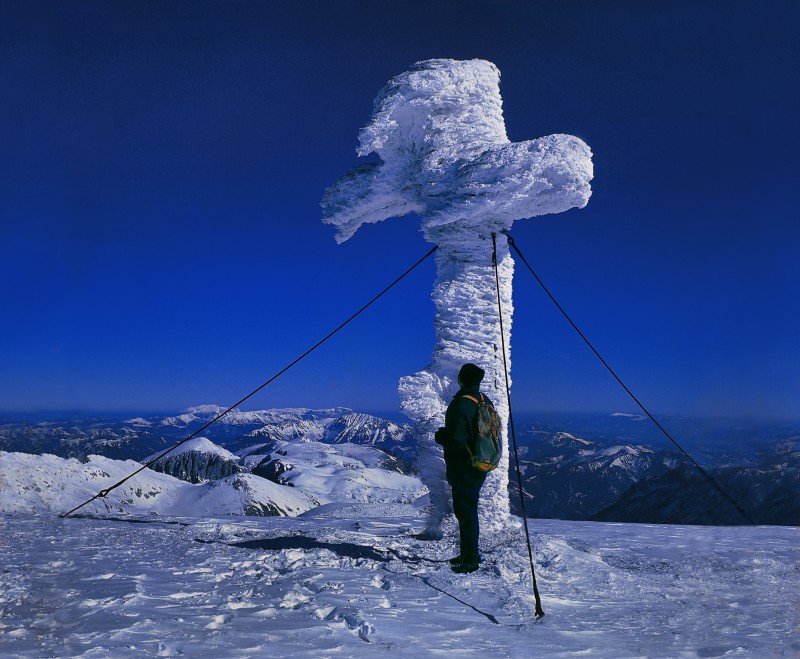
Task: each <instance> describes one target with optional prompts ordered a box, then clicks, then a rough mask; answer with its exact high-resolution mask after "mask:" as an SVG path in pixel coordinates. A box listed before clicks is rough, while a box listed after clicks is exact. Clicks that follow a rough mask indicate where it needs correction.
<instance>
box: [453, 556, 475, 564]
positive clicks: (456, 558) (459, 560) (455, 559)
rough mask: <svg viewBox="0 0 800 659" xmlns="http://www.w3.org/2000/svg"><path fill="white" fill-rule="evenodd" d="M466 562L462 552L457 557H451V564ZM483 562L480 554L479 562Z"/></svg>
mask: <svg viewBox="0 0 800 659" xmlns="http://www.w3.org/2000/svg"><path fill="white" fill-rule="evenodd" d="M463 562H464V559H463V558H462V557H461V554H459V555H458V556H456V557H455V558H451V559H450V565H461V563H463ZM480 562H481V557H480V556H478V563H480Z"/></svg>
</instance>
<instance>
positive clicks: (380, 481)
mask: <svg viewBox="0 0 800 659" xmlns="http://www.w3.org/2000/svg"><path fill="white" fill-rule="evenodd" d="M269 449H270V451H269V454H268V455H265V456H264V457H263V458H262V459H261V460H260V462H259V463H258V464H257V465H256V466H255V467H254V468H253V473H254V474H257V475H260V476H263V477H264V478H268V479H270V480H274V481H275V482H277V483H280V484H282V485H290V486H292V487H296V488H298V489H300V490H302V491H304V492H307V493H309V494H311V495H313V496H315V497H317V498H319V499H327V500H329V501H330V500H339V501H341V500H352V501H357V502H364V503H366V502H374V503H392V502H396V503H412V502H414V501H416V500H417V499H419V498H420V497H422V496H423V495H424V494H425V492H426V490H425V488H424V487H423V486H422V484H421V483H420V481H419V479H418V478H416V477H413V476H408V475H406V474H404V473H402V470H401V467H400V463H399V462H398V460H397V459H396V458H393V457H392V456H390V455H388V454H386V453H383V452H382V451H378V450H376V449H374V448H371V447H367V446H358V445H355V444H336V445H331V444H323V443H320V442H302V443H289V442H274V443H273V444H272V445H270V447H269Z"/></svg>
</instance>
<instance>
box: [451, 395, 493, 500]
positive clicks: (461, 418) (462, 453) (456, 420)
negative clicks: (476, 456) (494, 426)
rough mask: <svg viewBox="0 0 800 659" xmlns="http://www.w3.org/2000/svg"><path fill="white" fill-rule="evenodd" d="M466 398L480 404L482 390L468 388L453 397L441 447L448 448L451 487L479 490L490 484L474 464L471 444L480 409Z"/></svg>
mask: <svg viewBox="0 0 800 659" xmlns="http://www.w3.org/2000/svg"><path fill="white" fill-rule="evenodd" d="M464 396H472V397H473V398H477V399H478V400H480V396H481V393H480V388H479V387H478V386H474V387H464V388H463V389H460V390H459V392H458V393H457V394H456V395H455V396H454V397H453V400H452V401H451V402H450V405H448V406H447V413H446V414H445V417H444V427H445V431H444V433H442V441H441V442H440V443H441V444H442V446H443V447H444V462H445V465H446V466H447V472H446V475H447V482H448V483H450V484H451V485H462V486H465V487H477V486H480V485H482V484H483V481H484V480H486V474H485V473H484V472H482V471H480V470H478V469H475V468H474V467H473V466H472V465H471V464H470V461H469V453H468V452H467V442H469V439H470V437H471V436H472V423H473V420H474V418H475V412H476V411H477V409H478V406H477V404H476V403H474V402H472V401H471V400H470V399H469V398H464ZM487 400H488V398H487Z"/></svg>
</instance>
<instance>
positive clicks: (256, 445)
mask: <svg viewBox="0 0 800 659" xmlns="http://www.w3.org/2000/svg"><path fill="white" fill-rule="evenodd" d="M223 410H224V408H220V407H217V406H213V405H203V406H199V407H194V408H190V409H188V410H186V411H184V412H183V413H181V414H178V415H172V416H148V417H133V418H127V419H119V420H113V419H112V420H109V419H99V418H75V419H69V420H66V421H58V422H55V421H42V422H37V423H23V422H18V421H6V422H2V423H0V451H5V452H6V454H4V455H3V456H2V460H3V464H0V510H3V509H6V510H10V509H14V508H13V506H12V505H11V504H9V503H6V504H3V501H4V499H3V496H4V492H3V490H6V492H5V494H6V495H7V494H9V492H10V491H11V489H12V485H13V488H16V489H15V491H16V492H17V494H18V495H19V496H22V498H23V499H25V500H27V501H34V500H35V501H34V503H31V504H30V505H29V506H28V507H27V508H26V507H25V506H22V508H19V506H18V508H17V509H19V510H23V509H27V510H34V509H40V508H41V507H42V506H45V505H46V498H47V497H46V495H45V494H41V496H40V497H39V498H38V499H37V496H38V495H35V492H36V489H37V487H38V488H39V489H42V487H41V485H42V484H41V483H36V482H35V479H33V480H31V478H29V479H28V481H25V479H24V476H23V475H21V474H24V473H25V472H26V471H27V472H29V473H31V474H34V475H35V476H36V477H37V478H41V479H42V480H43V483H44V485H45V487H44V490H47V488H48V487H52V488H56V489H57V488H58V487H60V488H61V489H62V490H65V491H72V490H74V489H75V487H77V490H75V491H76V496H77V497H78V498H79V497H80V496H83V494H86V495H87V498H88V497H89V496H92V495H93V494H95V493H96V492H97V490H99V489H100V488H101V487H105V486H107V485H98V483H99V482H100V480H102V478H101V477H100V476H98V474H100V475H101V476H102V474H103V473H106V475H107V476H108V477H109V478H111V476H110V475H109V474H110V473H111V472H114V477H116V472H117V471H118V472H119V473H123V472H124V471H125V469H130V467H119V465H120V464H122V465H125V464H126V463H125V462H118V461H130V460H136V461H138V463H144V462H148V461H150V460H154V459H155V458H156V457H157V456H158V455H160V454H161V453H162V452H164V451H165V450H166V449H168V448H170V447H172V446H174V445H175V444H176V443H177V442H178V441H181V440H183V439H185V438H186V437H188V436H189V435H190V434H192V433H193V432H194V431H195V430H197V429H199V428H201V427H202V426H203V425H204V424H206V423H207V422H208V421H210V420H211V419H213V418H214V417H215V416H217V415H218V414H219V413H221V412H222V411H223ZM651 432H652V431H651V430H650V428H649V425H648V422H646V420H642V419H641V417H636V416H634V415H621V414H620V415H613V416H608V417H598V418H597V419H596V420H595V421H591V420H590V419H587V418H585V417H581V418H575V419H574V420H570V419H569V418H566V419H559V420H554V419H548V420H544V421H538V422H532V423H531V422H525V423H523V424H521V425H520V427H519V428H518V429H517V436H518V442H519V449H520V450H519V462H520V470H521V476H522V489H523V492H524V497H525V511H526V513H527V515H528V516H529V517H542V518H560V519H574V520H603V521H620V522H647V523H680V524H741V523H746V520H745V519H744V518H743V517H742V515H741V514H740V513H739V512H737V511H736V509H735V507H734V506H732V505H731V504H730V502H728V501H727V500H725V497H724V496H723V495H721V494H720V493H719V492H718V491H717V490H716V489H715V488H714V486H713V485H712V484H710V483H709V482H708V480H707V479H706V478H705V477H704V476H703V475H702V474H701V473H700V472H699V471H698V470H697V469H695V468H694V467H693V466H691V465H690V464H688V461H687V460H686V458H685V456H683V455H682V454H681V453H680V452H679V451H678V450H677V449H675V448H674V447H671V448H670V447H665V446H664V444H663V442H657V441H649V440H650V438H651V437H652V435H648V433H651ZM719 432H721V431H719ZM732 433H733V434H734V435H735V437H736V438H737V441H738V442H740V443H741V444H742V446H743V447H744V448H742V449H740V451H738V452H737V451H735V450H734V448H735V447H734V446H732V444H733V442H727V443H726V442H722V441H721V440H719V442H720V443H719V449H718V450H716V451H715V450H713V442H712V446H708V445H705V446H703V448H702V450H698V451H697V453H696V455H700V456H701V457H702V460H701V461H702V463H703V465H704V467H705V469H706V470H707V472H708V473H709V474H710V475H711V476H712V477H713V478H714V479H715V480H717V481H718V483H719V484H720V485H721V486H722V487H723V489H724V490H725V491H726V492H727V493H729V494H730V495H731V496H732V497H733V498H734V499H735V500H736V501H737V503H738V504H739V505H740V506H741V507H742V508H743V509H744V510H745V512H746V514H747V515H749V516H750V518H751V519H753V520H754V521H755V522H756V523H759V524H788V525H800V504H799V502H800V432H796V433H793V432H791V429H787V428H783V429H781V431H780V432H774V431H773V430H769V431H767V430H764V431H762V432H759V433H755V434H754V435H753V441H752V442H751V443H750V444H746V443H743V440H742V436H743V431H742V429H741V428H738V429H734V430H732ZM714 437H715V438H718V437H724V434H723V435H715V436H714ZM756 440H758V441H756ZM413 450H414V440H413V435H412V431H411V427H410V426H408V425H401V424H397V423H394V422H392V421H389V420H386V419H381V418H379V417H376V416H373V415H369V414H364V413H358V412H354V411H352V410H349V409H346V408H335V409H328V410H309V409H281V410H265V411H256V412H244V411H239V410H234V411H232V412H230V413H229V414H227V415H226V416H224V417H223V418H222V419H220V420H219V421H218V422H217V423H215V424H213V425H212V426H210V427H209V428H207V429H205V430H204V431H203V432H202V435H201V436H200V437H196V438H194V439H192V440H190V441H188V442H186V443H184V444H183V445H182V446H180V447H179V448H178V449H176V450H175V451H172V452H170V453H169V454H168V455H166V456H164V457H163V458H161V459H159V460H157V461H155V462H154V463H153V464H152V465H151V471H150V472H147V473H152V474H153V476H152V478H156V479H158V478H161V479H162V480H157V481H154V484H153V485H152V487H151V488H150V489H147V488H145V490H142V491H141V492H139V493H137V492H136V491H132V492H127V493H126V495H125V497H123V498H122V499H119V500H113V499H112V500H111V501H106V502H105V503H106V504H107V509H108V511H113V510H122V509H123V508H125V506H126V503H125V502H126V501H128V502H129V503H128V504H127V506H128V507H130V506H131V505H134V504H135V505H134V507H137V506H138V507H139V508H141V510H142V511H151V512H166V509H167V508H169V507H172V514H179V513H178V512H176V510H178V509H180V510H183V511H184V513H185V514H188V513H186V510H201V509H202V510H205V509H214V510H217V511H218V512H219V513H220V514H247V515H254V514H255V515H274V514H279V515H280V514H297V511H302V510H304V509H308V508H310V507H314V506H317V505H322V504H326V503H332V502H335V501H339V500H342V499H345V500H356V501H364V502H369V501H381V502H391V501H398V502H400V501H402V502H409V501H413V500H414V499H415V498H417V497H419V496H420V495H421V494H423V493H424V488H423V487H422V485H421V483H420V482H419V480H418V479H417V478H416V477H415V475H414V472H413V467H412V464H411V459H412V455H413ZM19 454H31V455H30V456H29V457H25V456H23V455H19ZM43 454H49V455H50V456H58V457H60V458H62V459H68V458H72V460H62V461H61V462H58V461H56V462H54V460H55V458H53V457H47V456H44V455H43ZM33 455H38V456H39V457H40V461H41V460H43V461H44V462H43V463H42V464H41V465H38V466H37V465H36V464H35V463H36V458H34V457H32V456H33ZM90 455H91V456H103V459H106V460H109V459H110V461H107V462H102V459H101V458H99V457H93V458H91V459H90V458H89V456H90ZM12 463H13V465H12ZM29 463H30V464H29ZM101 463H102V464H103V465H104V467H103V468H100V469H99V471H98V468H97V465H99V464H101ZM138 463H129V464H131V465H133V464H138ZM512 465H513V460H512ZM13 470H17V472H19V473H11V471H13ZM51 472H52V474H51ZM155 472H160V473H161V476H159V475H158V474H156V473H155ZM51 475H52V476H53V479H54V480H53V482H50V481H48V480H47V478H49V477H50V476H51ZM123 475H124V474H123ZM121 477H122V476H120V478H121ZM98 478H100V480H98ZM63 479H67V480H70V479H77V481H78V482H79V483H80V482H82V483H83V485H81V486H80V487H78V486H76V485H75V484H74V483H72V484H65V483H63V482H61V481H62V480H63ZM164 479H167V480H164ZM56 481H58V483H56ZM47 483H49V485H47ZM187 487H188V488H189V489H187ZM20 492H22V493H24V496H23V495H21V494H19V493H20ZM78 492H80V493H79V494H77V493H78ZM510 495H511V505H512V509H513V510H514V511H515V512H517V513H520V512H521V509H520V508H521V507H520V503H519V491H518V486H517V483H516V477H515V475H514V474H513V473H512V474H511V478H510ZM26 497H27V498H26ZM6 498H8V497H6ZM131 502H132V503H131ZM15 505H16V504H15ZM20 505H21V504H20ZM76 505H77V504H76ZM175 506H177V508H175ZM9 507H10V508H9ZM62 507H63V506H62Z"/></svg>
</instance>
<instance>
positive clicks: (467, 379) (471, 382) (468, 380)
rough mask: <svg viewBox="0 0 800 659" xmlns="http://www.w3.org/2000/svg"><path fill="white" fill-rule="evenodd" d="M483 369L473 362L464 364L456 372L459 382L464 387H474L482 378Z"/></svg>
mask: <svg viewBox="0 0 800 659" xmlns="http://www.w3.org/2000/svg"><path fill="white" fill-rule="evenodd" d="M483 375H484V370H483V369H482V368H480V367H479V366H475V364H464V365H463V366H462V367H461V370H460V371H459V372H458V377H459V379H460V380H461V384H463V385H464V386H465V387H474V386H476V385H479V384H480V383H481V380H483Z"/></svg>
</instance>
